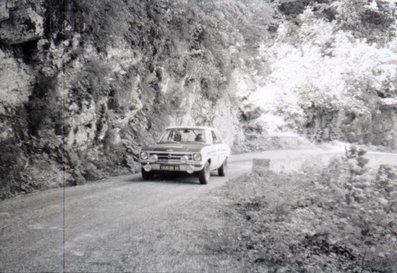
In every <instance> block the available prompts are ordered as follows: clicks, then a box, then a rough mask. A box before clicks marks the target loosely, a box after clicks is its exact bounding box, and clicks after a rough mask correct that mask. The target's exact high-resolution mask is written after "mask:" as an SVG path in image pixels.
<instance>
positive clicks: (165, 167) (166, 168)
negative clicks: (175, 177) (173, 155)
mask: <svg viewBox="0 0 397 273" xmlns="http://www.w3.org/2000/svg"><path fill="white" fill-rule="evenodd" d="M160 170H163V171H179V166H175V165H161V166H160Z"/></svg>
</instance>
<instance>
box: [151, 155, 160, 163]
mask: <svg viewBox="0 0 397 273" xmlns="http://www.w3.org/2000/svg"><path fill="white" fill-rule="evenodd" d="M158 159H159V157H158V156H157V155H151V156H150V158H149V160H150V161H152V162H156V161H157V160H158Z"/></svg>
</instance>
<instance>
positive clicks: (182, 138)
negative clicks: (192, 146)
mask: <svg viewBox="0 0 397 273" xmlns="http://www.w3.org/2000/svg"><path fill="white" fill-rule="evenodd" d="M170 142H171V143H174V142H180V143H186V142H197V143H206V142H207V139H206V136H205V131H204V130H203V129H189V128H176V129H168V130H166V131H165V133H164V135H163V136H162V137H161V139H160V143H170Z"/></svg>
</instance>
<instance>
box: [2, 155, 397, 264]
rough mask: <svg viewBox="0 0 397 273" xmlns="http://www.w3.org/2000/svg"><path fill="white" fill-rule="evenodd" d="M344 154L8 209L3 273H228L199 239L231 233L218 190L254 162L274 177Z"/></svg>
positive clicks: (97, 186) (134, 182)
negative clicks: (205, 180) (203, 181)
mask: <svg viewBox="0 0 397 273" xmlns="http://www.w3.org/2000/svg"><path fill="white" fill-rule="evenodd" d="M341 153H343V150H342V149H332V150H322V149H310V150H279V151H268V152H263V153H251V154H243V155H236V156H233V157H231V159H230V161H229V172H228V176H227V178H222V177H218V176H216V175H215V174H214V175H213V176H212V177H211V182H210V184H208V185H200V184H199V183H198V180H197V178H196V177H192V176H186V177H179V178H156V179H153V180H152V181H145V182H144V181H142V180H141V178H140V175H128V176H121V177H114V178H110V179H108V180H106V181H102V182H98V183H92V184H87V185H82V186H76V187H71V188H66V189H54V190H48V191H45V192H38V193H34V194H29V195H25V196H21V197H17V198H14V199H10V200H6V201H3V202H1V203H0V230H1V233H0V272H214V271H218V272H219V271H223V272H227V271H229V270H228V269H227V266H232V264H230V261H229V262H228V259H229V257H223V256H222V253H219V255H214V254H209V253H207V252H206V251H205V249H206V244H208V240H207V239H206V238H201V237H200V236H201V235H200V231H202V230H206V229H208V230H212V231H213V230H215V231H217V230H218V231H219V233H222V229H224V228H225V226H227V225H228V224H227V223H225V222H224V221H223V220H222V219H217V218H216V215H214V214H213V212H212V211H211V208H210V207H209V204H210V203H211V202H220V201H217V197H216V195H213V194H212V193H213V191H214V189H217V188H219V187H221V186H222V185H224V184H225V183H226V182H227V180H228V179H230V178H236V177H238V176H240V175H242V174H244V173H245V172H248V171H249V170H250V169H251V168H252V159H253V158H269V159H271V162H272V163H271V164H272V165H271V167H272V168H273V169H274V170H288V169H294V168H298V167H299V166H300V165H301V164H302V162H304V161H312V162H321V161H323V162H326V161H328V160H329V159H330V158H331V157H333V156H335V155H336V154H341ZM369 157H370V158H372V159H373V162H374V164H379V163H393V162H395V164H397V155H396V154H386V153H372V154H369ZM220 205H222V204H220ZM203 208H204V209H203ZM204 211H205V212H204ZM218 235H219V234H218Z"/></svg>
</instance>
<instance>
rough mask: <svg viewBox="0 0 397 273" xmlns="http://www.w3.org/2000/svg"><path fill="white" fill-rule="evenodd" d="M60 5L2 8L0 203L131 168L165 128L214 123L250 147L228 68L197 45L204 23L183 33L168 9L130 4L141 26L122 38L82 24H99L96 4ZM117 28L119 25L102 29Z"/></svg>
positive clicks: (32, 2) (36, 2)
mask: <svg viewBox="0 0 397 273" xmlns="http://www.w3.org/2000/svg"><path fill="white" fill-rule="evenodd" d="M61 2H62V1H51V0H48V1H41V0H29V1H12V0H7V1H1V3H0V155H1V156H0V180H1V186H0V198H5V197H8V196H11V195H13V194H15V193H18V192H29V191H32V190H34V189H43V188H50V187H57V186H59V185H75V184H80V183H84V182H86V181H89V180H96V179H100V178H102V177H105V176H107V175H116V174H121V173H131V172H136V171H138V170H139V165H138V164H137V157H138V154H139V150H140V147H141V146H142V145H145V144H149V143H153V142H154V141H155V139H157V138H158V136H159V134H160V133H162V131H163V129H164V128H165V127H167V126H172V125H212V126H215V127H217V128H218V129H219V130H220V132H221V133H222V135H223V136H224V138H225V140H226V141H227V142H228V143H229V144H231V145H232V144H233V143H238V142H241V141H242V140H243V138H244V137H243V133H242V128H241V126H240V124H239V121H238V116H239V110H238V107H237V102H236V100H235V98H234V94H233V92H230V91H227V90H232V88H233V86H231V83H230V81H228V79H227V76H228V74H229V73H230V72H229V70H228V69H230V68H229V67H230V60H228V59H227V58H225V60H222V59H220V60H217V61H214V56H213V55H214V54H216V51H214V52H211V51H210V49H208V48H206V47H205V45H204V44H200V42H199V39H200V37H199V35H200V31H201V32H202V31H203V29H202V26H200V24H201V23H196V24H197V25H198V27H197V29H196V30H194V29H193V30H192V34H190V33H187V34H186V35H185V36H186V37H179V36H177V34H176V33H179V29H175V28H177V27H179V21H175V20H176V19H177V20H183V18H184V17H181V18H179V17H178V18H176V19H175V18H174V21H167V20H169V19H167V18H166V17H164V16H163V15H164V14H168V13H169V11H167V9H169V8H170V7H169V5H171V4H170V3H165V4H164V5H161V6H157V4H156V3H149V2H150V1H149V2H148V3H146V2H145V3H146V4H143V2H142V3H135V2H134V1H131V5H132V6H133V7H134V8H136V9H137V10H136V12H138V13H141V17H139V18H137V19H136V20H137V23H139V24H142V25H138V26H137V25H136V24H135V27H134V31H138V33H137V34H134V32H133V31H132V32H130V31H129V32H127V33H125V32H120V33H118V36H117V35H116V33H117V32H118V31H119V29H117V28H112V29H111V31H112V34H110V33H108V32H102V29H100V28H99V29H94V27H96V23H95V24H93V25H87V24H88V23H90V21H87V18H86V17H87V16H86V14H82V13H84V12H93V14H91V16H94V17H95V16H102V14H95V9H92V8H93V7H92V6H90V5H95V6H97V5H98V3H97V2H96V1H91V0H90V1H84V2H80V1H75V2H74V3H73V4H72V3H71V2H69V4H70V5H69V6H68V7H67V8H72V6H73V5H75V6H74V10H73V12H70V14H72V16H71V17H70V18H66V19H65V18H64V19H62V18H61V17H60V16H57V14H58V15H59V14H62V9H63V8H64V6H62V3H61ZM122 2H123V1H118V2H117V3H116V4H114V6H113V7H112V8H111V9H117V8H119V7H120V6H122V5H123V3H122ZM160 2H161V1H160ZM79 5H81V6H80V8H83V7H84V9H81V10H79V7H76V6H79ZM86 5H87V6H86ZM186 5H187V4H186ZM100 8H102V7H100ZM176 11H178V10H176ZM79 12H82V13H79ZM118 12H119V13H120V14H121V15H122V14H123V13H124V12H125V9H121V10H120V11H118ZM178 12H179V11H178ZM112 16H115V15H112ZM112 16H110V17H108V19H109V20H115V18H113V17H112ZM156 16H157V17H158V18H159V19H156V18H155V19H153V18H154V17H156ZM174 16H179V13H176V15H174ZM98 18H99V17H98ZM98 18H96V17H95V20H98V23H101V20H103V18H101V19H98ZM63 20H64V21H63ZM84 20H86V23H85V24H82V23H81V22H83V21H84ZM116 20H119V18H117V19H116ZM145 20H146V21H145ZM158 20H163V21H158ZM112 24H114V25H117V27H120V29H122V24H120V23H119V22H118V21H117V24H116V23H113V22H106V25H104V26H102V27H101V28H106V27H108V26H109V25H112ZM167 24H169V26H167ZM172 24H173V25H172ZM162 25H164V26H162ZM160 27H163V28H164V29H163V30H161V29H160ZM172 28H174V30H172V31H175V34H174V33H168V32H169V31H170V30H169V29H172ZM126 31H128V29H126ZM139 31H143V32H142V33H139ZM92 32H95V33H96V34H97V35H99V36H95V35H93V34H92ZM130 33H133V34H134V35H136V36H135V37H136V39H131V40H128V39H127V38H125V36H126V35H127V34H128V35H129V34H130ZM167 35H168V36H167ZM178 35H179V34H178ZM196 35H198V36H197V37H196ZM104 39H107V42H106V43H103V41H102V40H104ZM137 39H140V41H137ZM238 39H240V38H238ZM171 47H172V49H171ZM226 50H227V49H226ZM215 57H217V58H224V57H222V56H215ZM206 58H207V59H206ZM218 62H224V63H221V64H219V63H218ZM44 181H45V182H44Z"/></svg>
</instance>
